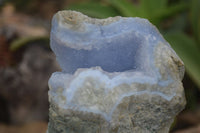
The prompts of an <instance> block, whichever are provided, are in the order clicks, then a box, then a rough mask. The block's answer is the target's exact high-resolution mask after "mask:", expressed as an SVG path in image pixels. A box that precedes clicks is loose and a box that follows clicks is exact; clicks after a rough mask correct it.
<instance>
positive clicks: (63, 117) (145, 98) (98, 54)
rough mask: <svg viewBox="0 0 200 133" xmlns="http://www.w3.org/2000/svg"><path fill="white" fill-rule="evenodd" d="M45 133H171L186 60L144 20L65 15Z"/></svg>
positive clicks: (58, 18)
mask: <svg viewBox="0 0 200 133" xmlns="http://www.w3.org/2000/svg"><path fill="white" fill-rule="evenodd" d="M51 48H52V50H53V52H54V53H55V55H56V58H57V61H58V62H59V64H60V66H61V68H62V72H55V73H53V74H52V76H51V78H50V79H49V88H50V90H49V101H50V113H49V117H50V118H49V125H48V131H47V132H48V133H167V132H169V128H170V125H171V123H172V122H173V119H174V117H175V116H176V115H177V114H178V113H179V112H180V111H181V110H182V109H183V108H184V106H185V103H186V102H185V97H184V89H183V86H182V82H181V80H182V78H183V75H184V66H183V62H182V61H181V60H180V58H179V57H178V56H177V55H176V53H175V52H174V51H173V49H172V48H171V47H170V45H169V44H168V43H167V42H166V41H165V40H164V38H163V37H162V35H161V34H160V33H159V32H158V30H157V29H156V28H155V27H154V26H153V25H152V24H151V23H150V22H149V21H148V20H146V19H142V18H131V17H129V18H124V17H114V18H107V19H94V18H89V17H87V16H85V15H83V14H81V13H79V12H75V11H60V12H58V13H56V14H55V15H54V17H53V20H52V31H51Z"/></svg>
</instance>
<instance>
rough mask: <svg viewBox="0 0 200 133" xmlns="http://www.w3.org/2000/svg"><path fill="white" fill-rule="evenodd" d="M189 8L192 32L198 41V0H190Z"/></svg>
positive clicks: (199, 8)
mask: <svg viewBox="0 0 200 133" xmlns="http://www.w3.org/2000/svg"><path fill="white" fill-rule="evenodd" d="M190 9H191V23H192V28H193V32H194V35H195V38H196V39H197V41H198V42H199V43H200V0H192V2H191V6H190ZM199 47H200V44H199Z"/></svg>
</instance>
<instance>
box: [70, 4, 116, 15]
mask: <svg viewBox="0 0 200 133" xmlns="http://www.w3.org/2000/svg"><path fill="white" fill-rule="evenodd" d="M67 9H70V10H76V11H79V12H82V13H84V14H87V15H88V16H91V17H97V18H107V17H113V16H117V15H118V14H119V13H118V12H117V11H116V10H115V9H114V8H112V7H110V6H106V5H102V4H101V3H98V2H84V3H77V4H72V5H70V6H69V7H68V8H67Z"/></svg>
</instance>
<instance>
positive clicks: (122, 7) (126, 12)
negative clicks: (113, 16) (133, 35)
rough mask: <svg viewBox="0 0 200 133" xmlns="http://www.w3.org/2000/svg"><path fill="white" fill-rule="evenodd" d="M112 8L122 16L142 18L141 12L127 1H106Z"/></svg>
mask: <svg viewBox="0 0 200 133" xmlns="http://www.w3.org/2000/svg"><path fill="white" fill-rule="evenodd" d="M107 1H108V2H109V3H110V4H111V5H112V6H114V7H115V8H116V9H117V10H119V11H120V13H121V14H122V15H123V16H126V17H136V16H143V14H141V11H140V10H139V9H138V7H136V6H135V5H134V4H133V3H132V2H130V1H128V0H107Z"/></svg>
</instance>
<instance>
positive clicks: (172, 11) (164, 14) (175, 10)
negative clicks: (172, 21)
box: [149, 2, 188, 24]
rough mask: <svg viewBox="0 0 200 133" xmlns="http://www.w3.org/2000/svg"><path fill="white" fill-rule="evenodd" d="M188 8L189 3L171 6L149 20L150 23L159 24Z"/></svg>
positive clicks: (156, 13)
mask: <svg viewBox="0 0 200 133" xmlns="http://www.w3.org/2000/svg"><path fill="white" fill-rule="evenodd" d="M187 8H188V5H187V3H184V2H182V3H179V4H176V5H171V6H169V7H167V8H165V9H163V10H160V11H157V12H155V13H154V14H152V16H151V17H150V18H149V19H150V21H151V20H152V23H154V24H158V23H159V22H160V21H162V20H163V19H166V18H168V17H171V16H174V15H176V14H177V13H179V12H181V11H184V10H186V9H187Z"/></svg>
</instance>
